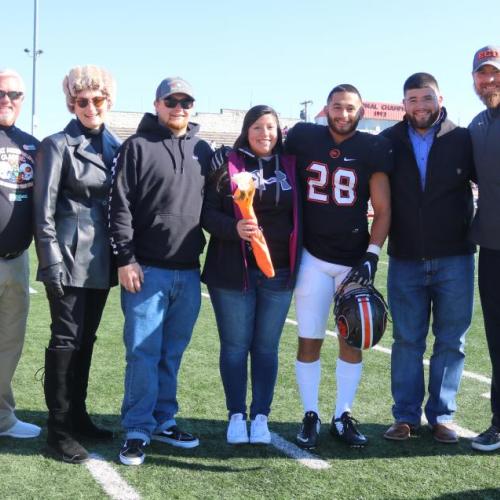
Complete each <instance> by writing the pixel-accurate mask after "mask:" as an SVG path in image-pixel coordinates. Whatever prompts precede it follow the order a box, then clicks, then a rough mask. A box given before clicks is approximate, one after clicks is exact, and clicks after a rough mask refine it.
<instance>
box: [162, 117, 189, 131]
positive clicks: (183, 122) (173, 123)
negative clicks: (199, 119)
mask: <svg viewBox="0 0 500 500" xmlns="http://www.w3.org/2000/svg"><path fill="white" fill-rule="evenodd" d="M188 122H189V118H188V117H185V118H183V119H176V120H168V122H167V123H166V126H167V127H168V128H169V129H172V130H184V129H185V128H186V127H187V125H188Z"/></svg>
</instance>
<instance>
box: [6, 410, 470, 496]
mask: <svg viewBox="0 0 500 500" xmlns="http://www.w3.org/2000/svg"><path fill="white" fill-rule="evenodd" d="M16 414H17V416H18V418H20V419H21V420H25V421H27V422H32V423H35V424H37V425H40V426H41V427H42V434H41V435H40V437H38V438H35V439H13V438H6V437H0V453H2V452H3V453H11V454H18V455H34V454H40V453H41V452H42V450H43V448H44V446H45V440H46V428H45V421H46V413H45V412H35V411H22V410H18V411H16ZM92 418H93V420H94V421H95V423H96V424H98V425H100V426H103V427H106V428H108V429H111V430H113V431H114V432H115V439H114V440H113V441H112V442H108V443H97V442H88V441H84V440H82V443H83V444H84V445H85V446H86V447H87V449H88V450H89V451H92V452H96V453H99V454H100V455H102V456H103V457H104V458H105V459H106V460H109V461H111V462H116V461H117V454H118V451H119V449H120V446H121V445H122V443H123V433H122V430H121V427H120V417H119V415H111V414H110V415H92ZM178 424H179V426H180V427H181V428H183V429H186V430H187V431H189V432H193V433H194V434H196V435H197V436H199V438H200V446H199V447H197V448H193V449H188V450H185V449H180V448H174V447H172V446H169V445H166V444H163V443H159V442H154V441H153V442H152V443H151V445H150V446H149V447H148V451H147V456H148V458H147V460H148V463H150V464H151V463H152V464H156V465H165V466H175V467H180V468H185V469H195V470H207V471H216V472H219V471H228V472H230V471H233V472H238V471H241V470H252V469H254V468H255V469H257V468H260V467H241V468H238V467H235V466H234V462H233V463H232V464H231V466H227V467H226V466H220V465H214V466H211V465H204V464H200V463H199V462H192V459H193V458H194V459H196V458H197V457H198V458H216V459H230V458H242V459H244V458H248V459H255V458H265V457H269V458H271V457H272V458H281V457H284V455H283V454H282V453H281V452H280V451H278V450H277V449H275V448H274V447H272V446H252V445H242V446H230V445H228V444H227V443H226V425H227V422H226V421H222V420H208V419H178ZM388 426H389V423H388V424H385V425H382V424H374V423H366V424H363V425H361V426H360V429H361V430H362V431H363V433H365V434H366V435H367V436H368V439H369V440H370V442H369V444H368V446H366V447H365V448H354V449H353V448H349V447H347V446H346V445H344V444H343V443H340V442H338V441H336V440H335V439H334V438H333V437H332V436H330V434H329V424H324V425H322V428H321V434H320V442H319V445H318V447H317V448H316V449H314V450H311V452H312V453H314V454H315V455H317V456H318V457H319V458H323V459H325V460H353V459H368V458H405V457H415V456H420V457H425V456H456V455H474V454H476V453H477V452H474V451H473V450H472V449H471V447H470V441H469V440H467V439H461V440H460V442H459V443H458V444H455V445H449V444H448V445H447V444H441V443H437V442H435V441H434V440H433V439H432V435H431V433H430V431H429V429H428V428H427V427H422V428H421V430H420V433H419V435H418V437H414V438H411V439H410V440H408V441H403V442H394V441H387V440H386V439H384V438H383V437H382V435H383V433H384V431H385V430H386V429H387V427H388ZM269 427H270V430H271V431H272V432H275V433H277V434H279V435H280V436H281V437H283V438H284V439H286V440H288V441H290V442H292V443H293V442H295V435H296V433H297V430H298V427H299V424H298V423H297V422H273V421H272V419H271V421H270V425H269ZM473 493H474V492H471V494H473ZM443 498H445V497H443ZM450 498H451V497H450ZM471 498H473V497H471Z"/></svg>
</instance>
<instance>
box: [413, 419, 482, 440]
mask: <svg viewBox="0 0 500 500" xmlns="http://www.w3.org/2000/svg"><path fill="white" fill-rule="evenodd" d="M421 423H422V425H428V422H427V419H426V418H425V417H422V421H421ZM450 427H452V428H453V429H455V432H456V433H457V434H458V436H459V437H461V438H464V439H473V438H475V437H476V436H477V434H478V433H477V432H474V431H471V430H469V429H466V428H465V427H460V426H459V425H457V424H455V423H454V422H453V423H452V424H451V425H450Z"/></svg>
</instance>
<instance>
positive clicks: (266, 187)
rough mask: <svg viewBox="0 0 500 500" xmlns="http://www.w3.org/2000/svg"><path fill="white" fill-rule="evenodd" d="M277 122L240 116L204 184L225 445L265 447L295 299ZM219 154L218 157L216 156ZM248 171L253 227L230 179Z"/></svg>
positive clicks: (287, 170) (258, 110)
mask: <svg viewBox="0 0 500 500" xmlns="http://www.w3.org/2000/svg"><path fill="white" fill-rule="evenodd" d="M282 147H283V146H282V135H281V129H280V127H279V122H278V116H277V114H276V112H275V111H274V110H273V109H272V108H270V107H269V106H263V105H260V106H255V107H253V108H252V109H250V110H249V111H248V112H247V114H246V115H245V118H244V121H243V128H242V131H241V134H240V136H239V137H238V139H237V140H236V142H235V144H234V148H233V151H232V152H230V153H229V154H228V156H227V160H226V161H225V162H224V163H223V164H222V166H221V167H220V168H218V169H216V170H215V171H214V172H213V173H212V175H211V176H210V178H209V181H208V183H207V187H206V193H205V203H204V207H203V214H202V224H203V227H204V228H205V229H206V230H207V231H208V232H209V233H210V234H211V238H210V243H209V246H208V251H207V257H206V261H205V267H204V270H203V274H202V280H203V281H204V282H205V283H206V284H207V285H208V290H209V293H210V297H211V299H212V305H213V308H214V311H215V316H216V319H217V326H218V330H219V337H220V341H221V350H220V372H221V376H222V382H223V385H224V391H225V394H226V405H227V409H228V411H229V426H228V429H227V441H228V443H231V444H241V443H248V442H250V443H253V444H268V443H270V441H271V434H270V432H269V429H268V426H267V418H268V415H269V412H270V409H271V402H272V399H273V393H274V386H275V382H276V376H277V372H278V346H279V340H280V336H281V332H282V330H283V325H284V323H285V319H286V315H287V313H288V309H289V307H290V302H291V299H292V291H293V285H294V282H295V274H296V269H297V263H298V257H299V256H298V250H299V240H300V238H299V201H298V192H297V186H296V181H295V158H294V157H292V156H288V155H284V154H282ZM219 154H220V153H219ZM242 171H248V172H251V174H252V177H253V179H254V181H255V184H256V193H255V198H254V203H253V207H254V210H255V213H256V216H257V220H258V224H257V223H256V222H255V221H253V220H250V219H243V218H241V215H240V212H239V211H238V210H236V209H235V204H234V202H233V199H232V194H233V193H234V191H235V189H236V186H235V184H234V180H233V175H234V174H236V173H239V172H242ZM259 231H262V232H263V233H264V236H265V238H266V240H267V245H268V247H269V251H270V254H271V259H272V262H273V265H274V268H275V270H276V275H275V277H274V278H270V279H268V278H266V277H265V276H264V274H263V273H262V271H260V270H259V268H258V267H257V264H256V261H255V258H254V255H253V254H252V251H251V246H250V241H251V240H252V236H253V235H255V234H256V233H257V232H259ZM249 355H250V360H251V382H252V403H251V405H250V420H251V426H250V437H249V435H248V430H247V423H246V418H247V411H246V410H247V408H246V392H247V362H248V356H249Z"/></svg>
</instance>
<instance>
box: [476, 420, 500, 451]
mask: <svg viewBox="0 0 500 500" xmlns="http://www.w3.org/2000/svg"><path fill="white" fill-rule="evenodd" d="M471 445H472V447H473V448H474V449H475V450H480V451H493V450H498V449H499V448H500V428H498V427H497V426H496V425H492V426H491V427H490V428H489V429H486V430H485V431H484V432H482V433H481V434H479V436H477V437H475V438H474V439H473V440H472V443H471Z"/></svg>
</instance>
